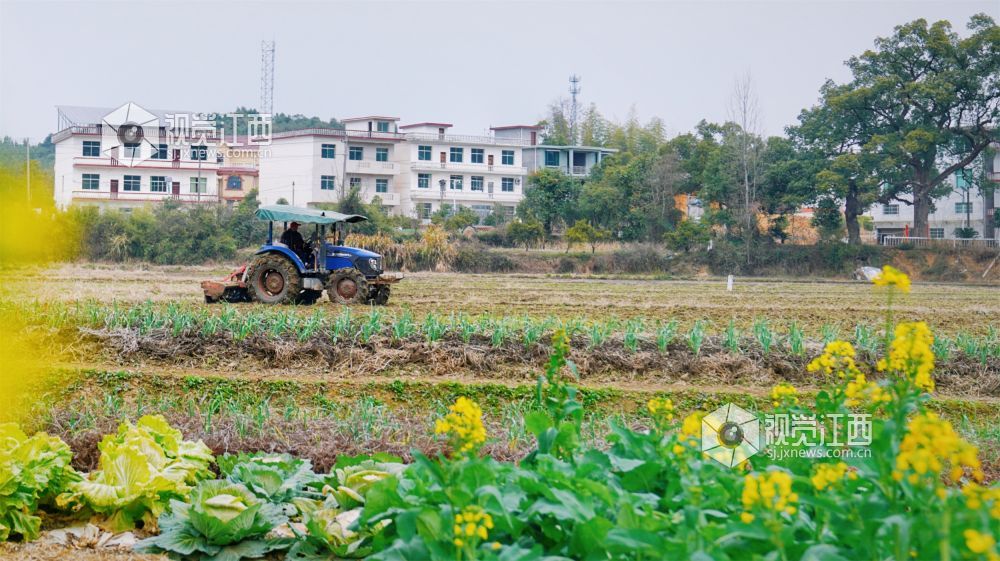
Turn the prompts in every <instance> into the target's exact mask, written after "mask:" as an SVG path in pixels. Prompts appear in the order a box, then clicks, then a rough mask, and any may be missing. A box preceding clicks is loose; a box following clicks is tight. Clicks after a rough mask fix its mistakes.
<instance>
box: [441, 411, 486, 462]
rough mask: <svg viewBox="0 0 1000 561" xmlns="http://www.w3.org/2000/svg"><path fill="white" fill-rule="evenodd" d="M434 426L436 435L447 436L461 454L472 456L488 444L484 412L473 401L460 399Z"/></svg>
mask: <svg viewBox="0 0 1000 561" xmlns="http://www.w3.org/2000/svg"><path fill="white" fill-rule="evenodd" d="M448 410H449V411H450V412H449V413H448V414H447V415H445V417H444V418H443V419H438V421H437V423H436V424H435V426H434V433H435V434H444V435H447V436H448V438H449V440H450V441H451V443H452V446H453V448H454V450H455V451H456V452H458V453H459V454H472V453H475V452H476V450H478V449H479V447H480V446H482V445H483V443H484V442H486V428H485V427H484V426H483V410H482V409H480V408H479V405H477V404H476V402H475V401H472V400H471V399H468V398H465V397H460V398H458V400H456V401H455V404H454V405H452V406H451V407H449V408H448Z"/></svg>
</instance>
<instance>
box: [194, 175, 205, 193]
mask: <svg viewBox="0 0 1000 561" xmlns="http://www.w3.org/2000/svg"><path fill="white" fill-rule="evenodd" d="M191 192H192V193H197V194H201V195H203V194H205V193H208V178H207V177H192V178H191Z"/></svg>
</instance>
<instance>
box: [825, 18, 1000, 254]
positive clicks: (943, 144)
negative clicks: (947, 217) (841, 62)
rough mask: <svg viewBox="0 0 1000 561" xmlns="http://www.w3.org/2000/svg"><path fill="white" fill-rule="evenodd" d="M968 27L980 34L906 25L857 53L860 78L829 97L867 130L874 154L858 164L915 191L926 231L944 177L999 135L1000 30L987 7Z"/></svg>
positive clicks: (917, 220) (866, 142) (863, 134)
mask: <svg viewBox="0 0 1000 561" xmlns="http://www.w3.org/2000/svg"><path fill="white" fill-rule="evenodd" d="M967 27H968V29H969V31H970V32H971V34H970V35H969V36H968V37H966V38H960V37H959V36H958V35H957V34H956V33H954V32H952V30H951V24H950V23H949V22H947V21H938V22H936V23H934V24H931V25H928V24H927V21H926V20H923V19H918V20H915V21H912V22H910V23H907V24H905V25H901V26H898V27H896V28H895V31H894V33H893V34H892V35H891V36H890V37H885V38H878V39H876V40H875V48H874V49H873V50H868V51H865V52H864V53H863V54H861V55H860V56H856V57H852V58H851V59H850V60H848V61H847V67H848V68H849V69H850V70H851V73H852V75H853V79H852V80H851V81H850V82H849V83H847V84H844V85H843V86H841V87H838V86H833V85H832V84H831V85H830V86H829V87H828V88H827V92H826V95H824V98H825V99H824V102H825V103H827V104H829V105H831V106H833V107H834V108H835V109H837V110H838V112H843V113H844V114H847V115H849V116H850V117H851V122H852V123H853V124H855V125H856V126H857V127H858V130H857V131H856V133H857V137H858V140H859V141H860V143H861V149H862V152H863V154H864V155H865V156H870V158H863V159H861V160H859V164H861V165H862V166H864V168H866V169H868V170H871V171H872V172H873V173H874V174H875V175H877V177H878V179H879V180H880V182H881V183H887V184H889V185H891V186H893V187H894V188H896V189H899V190H900V191H903V192H907V193H909V194H910V195H911V198H912V204H913V215H914V219H913V222H914V231H916V232H917V233H918V235H926V232H927V231H928V215H929V214H930V210H931V206H932V202H933V200H934V198H935V197H936V196H938V195H939V194H940V192H941V191H942V188H943V187H945V181H946V180H947V179H948V178H949V177H950V176H951V175H952V174H953V173H955V171H957V170H960V169H963V168H965V167H966V166H968V165H969V164H970V163H971V162H973V161H974V160H975V159H976V157H977V156H979V154H980V153H981V152H982V151H983V150H985V149H986V147H987V146H989V143H990V142H991V141H993V140H996V139H997V131H996V126H997V122H998V121H1000V27H998V26H997V25H996V23H995V22H994V21H993V19H991V18H990V17H989V16H987V15H985V14H979V15H975V16H973V17H972V18H971V19H970V20H969V24H968V26H967ZM846 131H850V132H855V131H851V128H850V127H847V128H846ZM904 202H908V201H904Z"/></svg>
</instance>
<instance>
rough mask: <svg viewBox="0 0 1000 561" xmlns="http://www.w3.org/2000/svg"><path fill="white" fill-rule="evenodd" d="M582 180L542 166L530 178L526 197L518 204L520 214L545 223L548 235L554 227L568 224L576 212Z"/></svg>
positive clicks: (525, 193) (525, 191) (544, 226)
mask: <svg viewBox="0 0 1000 561" xmlns="http://www.w3.org/2000/svg"><path fill="white" fill-rule="evenodd" d="M579 194H580V183H579V182H578V181H577V180H575V179H573V178H572V177H570V176H568V175H566V174H564V173H562V172H561V171H559V170H555V169H542V170H539V171H537V172H535V173H533V174H531V176H529V177H528V186H527V189H525V190H524V199H522V200H521V203H520V204H519V205H518V214H520V215H521V216H525V217H528V218H534V219H536V220H538V221H539V222H541V223H542V226H543V228H544V229H545V234H546V235H552V227H553V226H554V225H556V224H559V223H568V222H569V221H570V220H572V218H573V217H574V215H575V213H576V203H577V199H578V197H579Z"/></svg>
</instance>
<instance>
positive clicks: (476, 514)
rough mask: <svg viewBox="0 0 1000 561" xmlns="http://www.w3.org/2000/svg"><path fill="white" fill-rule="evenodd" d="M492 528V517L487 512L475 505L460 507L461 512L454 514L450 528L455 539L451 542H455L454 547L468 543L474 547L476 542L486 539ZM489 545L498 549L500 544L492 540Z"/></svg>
mask: <svg viewBox="0 0 1000 561" xmlns="http://www.w3.org/2000/svg"><path fill="white" fill-rule="evenodd" d="M492 529H493V517H492V516H490V515H489V513H487V512H485V511H483V509H482V508H481V507H478V506H475V505H473V506H467V507H465V508H464V509H462V512H460V513H458V514H456V515H455V525H454V527H453V528H452V531H453V532H454V533H455V539H454V540H453V541H452V543H454V544H455V547H463V546H465V545H466V544H468V545H469V546H470V547H472V548H475V547H476V544H477V543H478V542H481V541H486V539H487V538H489V531H490V530H492ZM491 547H492V548H493V549H499V548H500V544H499V542H494V543H493V545H492V546H491Z"/></svg>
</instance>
